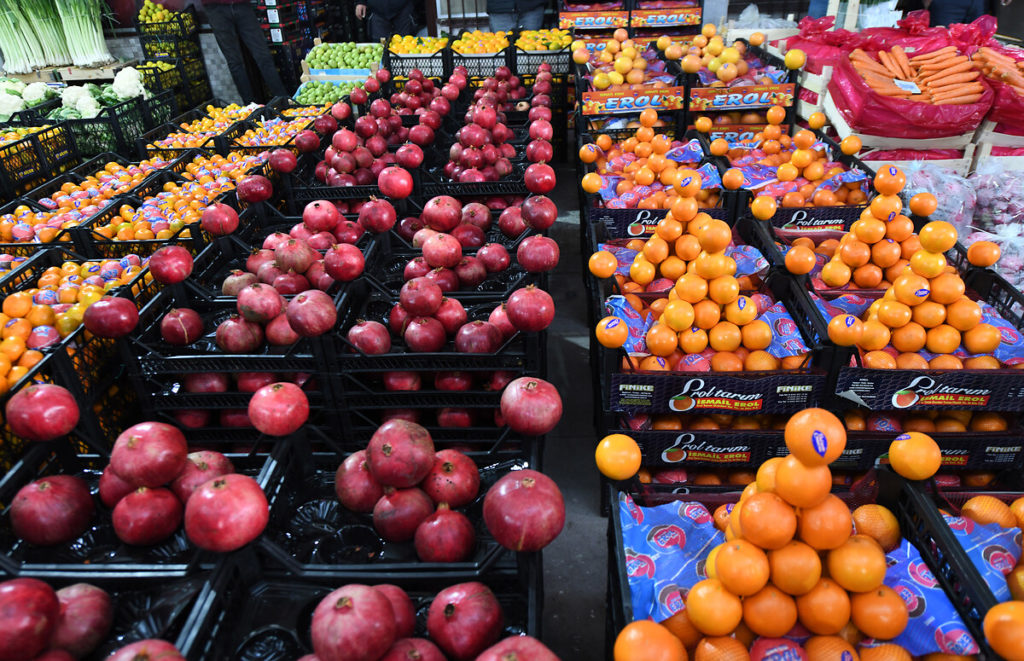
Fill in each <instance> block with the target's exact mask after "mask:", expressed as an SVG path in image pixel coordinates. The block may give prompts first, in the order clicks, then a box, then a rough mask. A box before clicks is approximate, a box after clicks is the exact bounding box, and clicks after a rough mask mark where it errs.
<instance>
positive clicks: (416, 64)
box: [381, 38, 493, 80]
mask: <svg viewBox="0 0 1024 661" xmlns="http://www.w3.org/2000/svg"><path fill="white" fill-rule="evenodd" d="M390 43H391V39H390V38H389V39H388V40H387V41H386V42H385V46H384V52H383V53H382V55H381V67H382V68H384V69H387V70H388V71H390V72H391V75H392V76H393V77H395V78H407V77H408V76H409V72H410V71H412V70H413V69H419V70H420V71H422V72H423V75H424V76H428V77H431V78H444V79H446V80H447V78H448V76H450V75H452V71H453V70H454V68H455V64H454V59H453V56H454V53H453V52H452V50H451V48H450V47H449V46H445V47H444V48H442V49H441V50H439V51H437V52H436V53H432V54H429V55H400V54H398V53H395V52H392V51H391V49H390V48H388V46H387V45H388V44H390ZM492 71H493V70H492Z"/></svg>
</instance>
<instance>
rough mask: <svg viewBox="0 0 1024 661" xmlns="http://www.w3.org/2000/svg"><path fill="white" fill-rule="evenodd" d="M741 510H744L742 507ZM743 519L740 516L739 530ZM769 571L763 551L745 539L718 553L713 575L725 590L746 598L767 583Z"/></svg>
mask: <svg viewBox="0 0 1024 661" xmlns="http://www.w3.org/2000/svg"><path fill="white" fill-rule="evenodd" d="M743 509H746V506H744V508H743ZM742 528H743V517H742V514H741V516H740V529H741V530H742ZM769 574H770V570H769V568H768V556H766V555H765V553H764V551H762V550H761V549H759V548H758V547H756V546H755V545H754V544H752V543H750V542H748V541H746V540H745V539H734V540H733V541H731V542H729V543H727V544H726V545H725V546H724V547H722V549H721V550H719V552H718V558H717V559H716V560H715V575H716V576H717V577H718V580H719V581H721V582H722V585H723V586H724V587H725V589H726V590H728V591H729V592H731V593H732V594H735V595H738V596H741V597H746V596H749V595H752V594H754V593H756V592H758V591H759V590H760V589H761V588H763V587H764V586H765V585H766V584H767V583H768V577H769Z"/></svg>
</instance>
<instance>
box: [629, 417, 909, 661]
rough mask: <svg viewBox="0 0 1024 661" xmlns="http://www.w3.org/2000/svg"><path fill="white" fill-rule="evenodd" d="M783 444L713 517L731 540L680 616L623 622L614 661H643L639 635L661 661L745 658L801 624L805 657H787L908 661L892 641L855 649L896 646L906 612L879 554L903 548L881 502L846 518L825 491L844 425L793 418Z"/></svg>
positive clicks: (711, 560)
mask: <svg viewBox="0 0 1024 661" xmlns="http://www.w3.org/2000/svg"><path fill="white" fill-rule="evenodd" d="M785 440H786V447H787V448H788V449H789V452H790V454H789V456H787V457H785V458H781V457H779V458H774V459H769V460H768V461H766V462H764V463H763V464H761V466H760V467H759V468H758V470H757V474H756V477H755V481H754V482H752V483H751V484H749V485H748V486H747V487H746V488H745V489H744V490H743V493H742V495H741V496H740V499H739V502H737V503H736V504H735V505H722V506H720V507H719V508H718V509H716V510H715V512H714V514H713V519H714V522H715V526H716V527H717V528H718V529H719V530H721V531H723V532H724V533H725V538H726V541H725V542H724V543H723V544H720V545H719V546H717V547H715V548H713V549H712V550H711V552H710V554H709V555H708V557H707V559H706V563H705V571H706V575H707V578H706V579H705V580H702V581H700V582H698V583H697V584H695V585H694V586H693V587H692V588H691V589H690V590H689V592H688V593H687V594H685V595H684V599H685V609H684V610H682V611H680V612H678V613H676V614H675V615H673V616H672V617H671V618H669V619H668V620H665V621H664V622H662V623H661V624H660V625H659V624H655V623H653V622H643V623H641V622H634V623H632V624H630V625H628V626H627V627H626V629H624V630H623V632H622V633H620V635H619V639H618V640H617V641H616V645H615V658H616V659H628V658H641V657H639V656H637V657H631V656H630V651H631V650H632V649H633V647H634V645H636V644H638V643H637V639H638V638H640V637H645V638H646V639H647V641H646V644H647V649H652V648H653V649H658V650H659V651H661V650H664V651H665V655H664V656H659V657H657V658H664V659H675V660H679V659H687V658H695V659H697V660H698V661H701V660H703V659H707V660H709V661H710V660H712V659H716V660H722V659H749V658H750V656H749V652H748V649H749V648H750V646H751V644H752V643H753V641H754V639H755V638H756V637H761V638H781V637H783V636H785V635H786V634H788V633H789V632H790V631H791V630H792V629H793V628H794V627H795V626H797V624H798V623H799V624H800V625H802V626H803V628H804V629H806V630H807V631H808V632H809V633H810V634H811V637H810V638H809V639H808V640H807V641H806V642H804V643H803V645H802V649H800V650H798V649H796V648H797V647H800V646H797V645H796V643H792V645H793V646H794V651H793V652H791V654H793V655H794V656H793V658H806V659H812V660H814V661H818V660H824V659H829V660H831V659H842V658H850V659H857V658H860V659H869V658H870V659H909V658H910V657H909V655H907V654H906V652H905V650H902V648H900V647H899V646H898V645H893V644H889V645H882V646H880V647H875V648H873V649H872V650H871V651H868V648H862V649H861V650H860V651H859V652H858V650H857V649H856V648H855V647H854V646H855V645H857V644H858V643H859V642H860V640H862V639H863V638H873V639H875V640H876V641H887V640H892V639H893V638H895V637H896V636H898V635H900V633H902V632H903V629H904V628H905V627H906V625H907V622H908V620H909V614H908V612H907V607H906V605H905V604H904V602H903V599H902V598H901V597H900V596H899V594H897V593H896V592H895V591H894V590H892V589H891V588H889V587H887V586H886V585H885V584H884V583H883V580H884V579H885V575H886V570H887V562H886V556H885V553H886V552H887V551H890V550H892V549H895V548H896V547H897V546H898V545H899V544H900V541H901V534H900V529H899V524H898V522H897V520H896V518H895V516H893V514H892V512H890V511H889V510H887V509H886V508H884V507H882V506H879V505H864V506H862V507H859V508H857V509H856V510H855V511H853V512H851V511H850V508H849V507H848V506H847V505H846V503H844V502H843V501H842V500H841V499H840V498H839V497H837V496H835V495H833V494H832V493H831V488H832V474H831V471H830V469H829V464H830V463H832V462H833V461H835V460H836V459H837V458H838V457H839V456H840V455H841V454H842V452H843V449H844V448H845V447H846V430H845V429H844V428H843V424H842V423H841V422H840V421H839V419H838V418H836V417H835V416H834V415H833V414H832V413H830V412H828V411H825V410H824V409H806V410H804V411H801V412H800V413H797V414H796V415H794V416H793V417H792V418H791V419H790V422H789V423H788V424H787V425H786V429H785ZM855 525H856V531H857V534H852V530H853V528H854V526H855ZM685 650H689V651H690V652H692V653H693V654H692V655H691V654H687V652H686V651H685ZM800 651H802V652H803V654H799V652H800ZM844 652H845V653H847V654H848V655H849V656H843V653H844ZM900 652H902V654H899V653H900Z"/></svg>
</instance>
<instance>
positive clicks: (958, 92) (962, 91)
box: [932, 86, 983, 101]
mask: <svg viewBox="0 0 1024 661" xmlns="http://www.w3.org/2000/svg"><path fill="white" fill-rule="evenodd" d="M982 92H983V89H982V88H981V87H966V86H965V87H960V88H957V87H951V88H949V89H948V90H947V91H944V92H932V101H941V100H943V99H955V98H957V97H960V96H967V95H970V94H981V93H982Z"/></svg>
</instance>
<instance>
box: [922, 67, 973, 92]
mask: <svg viewBox="0 0 1024 661" xmlns="http://www.w3.org/2000/svg"><path fill="white" fill-rule="evenodd" d="M980 75H981V73H980V72H978V71H967V72H962V73H953V74H950V75H948V76H942V77H940V78H926V79H925V80H924V84H925V85H927V86H928V87H930V88H935V87H946V86H948V85H955V84H958V83H969V82H971V81H972V80H974V79H975V78H977V77H979V76H980Z"/></svg>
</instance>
